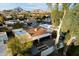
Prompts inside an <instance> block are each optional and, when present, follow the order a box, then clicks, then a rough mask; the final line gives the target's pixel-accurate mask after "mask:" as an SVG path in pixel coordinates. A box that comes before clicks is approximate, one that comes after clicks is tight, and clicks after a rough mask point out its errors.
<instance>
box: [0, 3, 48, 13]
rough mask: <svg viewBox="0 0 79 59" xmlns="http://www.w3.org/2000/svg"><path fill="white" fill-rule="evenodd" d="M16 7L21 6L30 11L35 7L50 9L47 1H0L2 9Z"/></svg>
mask: <svg viewBox="0 0 79 59" xmlns="http://www.w3.org/2000/svg"><path fill="white" fill-rule="evenodd" d="M16 7H21V8H22V9H24V10H28V11H32V10H34V9H42V10H48V6H47V4H46V3H0V10H8V9H14V8H16Z"/></svg>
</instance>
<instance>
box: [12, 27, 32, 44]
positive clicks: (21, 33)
mask: <svg viewBox="0 0 79 59" xmlns="http://www.w3.org/2000/svg"><path fill="white" fill-rule="evenodd" d="M12 32H13V33H14V35H15V37H17V38H18V39H19V41H20V42H21V43H25V42H26V41H27V42H28V41H32V39H31V36H30V34H29V33H27V32H26V31H25V30H23V29H22V28H21V29H14V30H12Z"/></svg>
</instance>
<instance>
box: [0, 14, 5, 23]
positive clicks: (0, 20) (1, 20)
mask: <svg viewBox="0 0 79 59" xmlns="http://www.w3.org/2000/svg"><path fill="white" fill-rule="evenodd" d="M3 22H4V17H3V15H2V14H0V24H2V23H3Z"/></svg>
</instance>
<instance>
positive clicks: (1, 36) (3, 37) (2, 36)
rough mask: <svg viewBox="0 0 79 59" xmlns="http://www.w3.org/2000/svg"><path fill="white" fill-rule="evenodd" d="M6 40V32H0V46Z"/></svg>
mask: <svg viewBox="0 0 79 59" xmlns="http://www.w3.org/2000/svg"><path fill="white" fill-rule="evenodd" d="M7 40H8V37H7V34H6V32H0V44H4V43H6V41H7Z"/></svg>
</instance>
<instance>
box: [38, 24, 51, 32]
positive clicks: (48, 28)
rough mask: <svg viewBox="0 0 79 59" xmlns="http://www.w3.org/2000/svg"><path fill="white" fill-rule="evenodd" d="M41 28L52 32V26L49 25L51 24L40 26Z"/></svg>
mask: <svg viewBox="0 0 79 59" xmlns="http://www.w3.org/2000/svg"><path fill="white" fill-rule="evenodd" d="M39 26H40V27H43V28H45V29H47V31H48V32H51V31H52V25H49V24H40V25H39Z"/></svg>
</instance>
